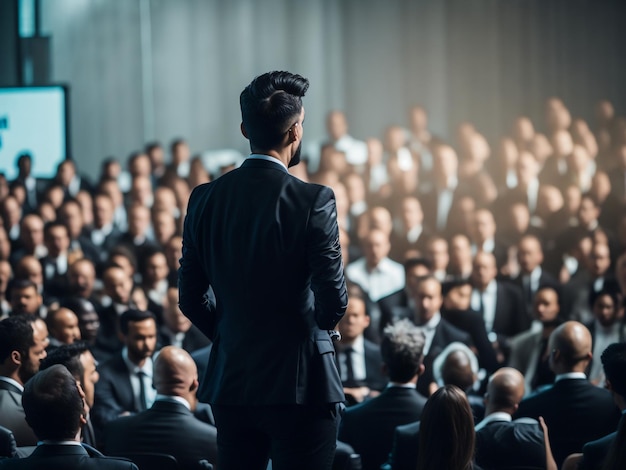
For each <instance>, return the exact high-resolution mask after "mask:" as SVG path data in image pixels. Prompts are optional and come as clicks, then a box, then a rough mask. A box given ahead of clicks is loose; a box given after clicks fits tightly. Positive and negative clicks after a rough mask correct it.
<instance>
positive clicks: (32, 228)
mask: <svg viewBox="0 0 626 470" xmlns="http://www.w3.org/2000/svg"><path fill="white" fill-rule="evenodd" d="M43 227H44V221H43V219H42V218H41V217H40V216H39V215H37V214H27V215H25V216H24V217H23V218H22V219H21V220H20V223H19V235H20V236H19V239H18V240H17V242H18V244H17V245H12V246H11V254H10V258H9V259H10V261H11V264H13V265H15V263H17V262H18V261H19V260H20V259H22V258H23V257H24V256H34V257H35V258H37V259H38V260H39V259H41V258H43V257H44V256H46V254H47V249H46V246H45V245H44V236H43Z"/></svg>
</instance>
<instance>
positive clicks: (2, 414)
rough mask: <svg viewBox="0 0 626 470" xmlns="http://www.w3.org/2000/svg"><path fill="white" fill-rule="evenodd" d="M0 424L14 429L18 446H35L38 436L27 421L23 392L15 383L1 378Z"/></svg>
mask: <svg viewBox="0 0 626 470" xmlns="http://www.w3.org/2000/svg"><path fill="white" fill-rule="evenodd" d="M0 426H4V427H5V428H8V429H10V430H11V431H13V435H14V436H15V441H16V443H17V445H18V446H34V445H35V444H37V437H36V436H35V433H34V432H33V430H32V429H31V428H30V426H29V425H28V423H26V415H25V413H24V408H23V407H22V392H21V391H20V390H19V389H18V388H17V387H16V386H14V385H13V384H10V383H8V382H4V381H3V380H0Z"/></svg>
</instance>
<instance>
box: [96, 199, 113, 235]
mask: <svg viewBox="0 0 626 470" xmlns="http://www.w3.org/2000/svg"><path fill="white" fill-rule="evenodd" d="M114 212H115V208H114V206H113V200H112V199H111V198H110V197H109V196H105V195H104V194H98V195H97V196H96V197H95V198H94V201H93V218H94V224H95V226H96V228H102V227H104V226H105V225H108V224H110V223H113V214H114Z"/></svg>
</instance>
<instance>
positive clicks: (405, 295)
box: [378, 257, 432, 331]
mask: <svg viewBox="0 0 626 470" xmlns="http://www.w3.org/2000/svg"><path fill="white" fill-rule="evenodd" d="M403 266H404V277H405V285H404V286H402V288H401V289H399V290H397V291H396V292H394V293H392V294H389V295H387V296H385V297H383V298H381V299H380V300H379V301H378V306H379V307H380V326H381V328H384V327H385V326H387V325H388V324H389V323H392V322H394V321H396V320H399V319H400V318H412V317H413V315H412V314H410V312H409V316H408V317H405V316H403V315H406V314H407V311H406V307H408V306H409V299H410V297H411V296H410V294H409V283H410V282H416V280H417V279H419V278H421V277H423V276H427V275H429V274H430V273H431V270H432V265H431V264H430V261H428V260H427V259H426V258H419V257H417V258H416V257H411V258H408V259H407V260H405V261H404V263H403ZM381 331H382V330H381Z"/></svg>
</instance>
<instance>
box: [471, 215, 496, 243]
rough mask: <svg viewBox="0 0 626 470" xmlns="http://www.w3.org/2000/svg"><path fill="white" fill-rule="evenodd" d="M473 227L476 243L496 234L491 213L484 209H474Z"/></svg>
mask: <svg viewBox="0 0 626 470" xmlns="http://www.w3.org/2000/svg"><path fill="white" fill-rule="evenodd" d="M474 227H475V233H476V240H477V242H478V243H483V242H485V241H486V240H490V239H492V238H493V237H494V235H495V234H496V222H495V220H494V219H493V214H492V213H491V212H489V211H488V210H486V209H479V210H477V211H476V213H475V214H474Z"/></svg>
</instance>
